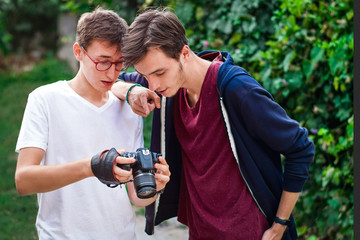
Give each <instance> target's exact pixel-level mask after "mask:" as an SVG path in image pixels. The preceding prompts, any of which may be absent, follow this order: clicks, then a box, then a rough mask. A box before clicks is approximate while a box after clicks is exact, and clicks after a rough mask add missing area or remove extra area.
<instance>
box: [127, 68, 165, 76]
mask: <svg viewBox="0 0 360 240" xmlns="http://www.w3.org/2000/svg"><path fill="white" fill-rule="evenodd" d="M134 69H135V71H136V72H138V73H139V74H140V75H142V76H145V75H144V74H142V73H141V72H139V71H138V70H137V69H136V68H135V67H134ZM164 70H165V69H164V68H159V69H156V70H155V71H152V72H151V73H149V74H148V75H152V74H154V73H156V72H160V71H164Z"/></svg>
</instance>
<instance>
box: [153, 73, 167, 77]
mask: <svg viewBox="0 0 360 240" xmlns="http://www.w3.org/2000/svg"><path fill="white" fill-rule="evenodd" d="M164 73H165V72H157V73H155V75H156V76H158V77H160V76H162V75H164Z"/></svg>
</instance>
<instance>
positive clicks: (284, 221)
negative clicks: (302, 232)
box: [274, 217, 291, 226]
mask: <svg viewBox="0 0 360 240" xmlns="http://www.w3.org/2000/svg"><path fill="white" fill-rule="evenodd" d="M274 222H276V223H279V224H281V225H284V226H289V225H290V223H291V221H290V219H281V218H278V217H275V219H274Z"/></svg>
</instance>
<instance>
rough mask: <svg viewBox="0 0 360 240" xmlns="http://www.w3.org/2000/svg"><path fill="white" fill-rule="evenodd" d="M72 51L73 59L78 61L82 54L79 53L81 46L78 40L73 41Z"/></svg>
mask: <svg viewBox="0 0 360 240" xmlns="http://www.w3.org/2000/svg"><path fill="white" fill-rule="evenodd" d="M73 52H74V55H75V59H76V60H78V61H79V62H80V61H81V60H82V54H81V52H82V51H81V46H80V44H79V43H78V42H75V43H74V45H73Z"/></svg>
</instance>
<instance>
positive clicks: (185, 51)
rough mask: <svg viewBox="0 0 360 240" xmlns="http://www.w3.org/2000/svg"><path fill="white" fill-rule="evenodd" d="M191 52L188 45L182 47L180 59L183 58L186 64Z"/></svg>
mask: <svg viewBox="0 0 360 240" xmlns="http://www.w3.org/2000/svg"><path fill="white" fill-rule="evenodd" d="M190 54H191V50H190V48H189V46H188V45H184V46H183V48H182V49H181V52H180V58H183V59H184V61H185V62H187V61H188V60H189V58H190Z"/></svg>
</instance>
